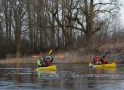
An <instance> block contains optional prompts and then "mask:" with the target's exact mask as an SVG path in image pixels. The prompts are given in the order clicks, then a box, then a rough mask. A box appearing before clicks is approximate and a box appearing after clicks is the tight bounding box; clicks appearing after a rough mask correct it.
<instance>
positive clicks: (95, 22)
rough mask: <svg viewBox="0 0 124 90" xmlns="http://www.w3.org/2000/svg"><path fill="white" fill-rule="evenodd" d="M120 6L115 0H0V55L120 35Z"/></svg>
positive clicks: (99, 41) (78, 45) (90, 43)
mask: <svg viewBox="0 0 124 90" xmlns="http://www.w3.org/2000/svg"><path fill="white" fill-rule="evenodd" d="M121 6H122V5H121V3H120V2H119V1H118V0H110V1H109V0H108V1H107V2H105V1H104V0H97V2H96V0H0V57H5V56H6V55H7V54H8V53H10V54H18V55H19V54H26V55H29V54H32V53H39V52H48V50H50V49H53V50H54V51H58V50H63V51H65V50H66V51H67V50H68V51H69V50H71V49H79V48H82V47H84V48H87V47H88V48H91V49H92V46H93V45H94V46H96V47H97V46H98V45H101V44H103V42H104V44H105V43H107V42H109V41H110V40H112V39H115V38H116V39H117V37H119V38H123V37H124V32H123V28H122V27H121V26H119V25H120V24H119V23H120V21H119V20H118V18H117V15H119V14H118V13H119V10H120V7H121ZM115 19H116V20H115ZM115 32H116V33H115ZM119 33H121V34H119Z"/></svg>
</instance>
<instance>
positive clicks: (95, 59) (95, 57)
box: [93, 56, 100, 64]
mask: <svg viewBox="0 0 124 90" xmlns="http://www.w3.org/2000/svg"><path fill="white" fill-rule="evenodd" d="M93 63H94V64H100V62H99V57H98V56H94V58H93Z"/></svg>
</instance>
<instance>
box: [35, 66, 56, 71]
mask: <svg viewBox="0 0 124 90" xmlns="http://www.w3.org/2000/svg"><path fill="white" fill-rule="evenodd" d="M39 70H47V71H56V66H55V65H52V66H48V67H39V68H37V69H36V71H39Z"/></svg>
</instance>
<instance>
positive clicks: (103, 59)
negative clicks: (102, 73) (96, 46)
mask: <svg viewBox="0 0 124 90" xmlns="http://www.w3.org/2000/svg"><path fill="white" fill-rule="evenodd" d="M99 61H100V62H101V63H102V64H108V61H107V60H106V58H105V56H103V57H102V58H101V59H100V60H99Z"/></svg>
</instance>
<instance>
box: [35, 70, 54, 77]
mask: <svg viewBox="0 0 124 90" xmlns="http://www.w3.org/2000/svg"><path fill="white" fill-rule="evenodd" d="M37 74H38V78H42V77H55V76H56V71H42V70H39V71H38V72H37Z"/></svg>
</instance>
